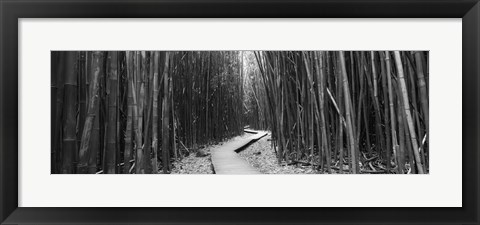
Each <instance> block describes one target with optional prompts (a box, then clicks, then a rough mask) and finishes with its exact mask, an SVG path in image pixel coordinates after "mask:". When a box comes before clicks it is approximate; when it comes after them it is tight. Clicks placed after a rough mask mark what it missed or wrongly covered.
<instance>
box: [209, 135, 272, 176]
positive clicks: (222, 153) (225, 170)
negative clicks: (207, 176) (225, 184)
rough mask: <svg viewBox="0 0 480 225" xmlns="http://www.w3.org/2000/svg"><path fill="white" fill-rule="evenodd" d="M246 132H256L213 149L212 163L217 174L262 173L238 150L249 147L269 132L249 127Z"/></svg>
mask: <svg viewBox="0 0 480 225" xmlns="http://www.w3.org/2000/svg"><path fill="white" fill-rule="evenodd" d="M245 132H247V133H256V134H255V135H253V136H249V137H246V138H242V139H237V140H235V141H231V142H227V143H225V144H223V145H221V146H218V147H216V148H214V149H212V150H211V157H212V164H213V168H214V170H215V173H216V174H260V172H258V171H257V170H256V169H255V168H253V167H252V166H250V165H249V164H248V163H247V162H246V161H245V160H244V159H242V158H241V157H240V156H238V154H237V153H236V151H239V150H241V149H243V148H245V147H247V146H248V145H250V144H251V143H253V142H255V141H257V140H259V139H260V138H262V137H265V136H266V135H267V133H266V132H263V131H254V130H247V129H245Z"/></svg>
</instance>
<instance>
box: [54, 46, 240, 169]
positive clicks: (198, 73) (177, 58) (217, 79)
mask: <svg viewBox="0 0 480 225" xmlns="http://www.w3.org/2000/svg"><path fill="white" fill-rule="evenodd" d="M51 62H52V64H51V68H52V73H51V74H52V78H51V83H52V88H51V98H52V99H51V103H52V105H51V112H52V113H51V121H52V122H51V127H52V129H51V130H52V134H51V137H52V138H51V146H52V151H51V153H52V155H51V170H52V173H109V174H111V173H137V174H138V173H170V171H171V162H172V161H173V160H179V159H181V158H182V157H183V156H185V155H187V154H189V152H190V151H192V149H195V148H197V146H198V145H200V144H202V145H205V144H209V143H212V142H218V141H222V140H224V139H226V138H229V137H233V136H236V135H240V134H241V133H242V132H243V126H244V125H243V123H242V118H243V114H242V112H243V111H242V102H243V94H242V93H243V90H242V89H243V78H242V70H241V55H240V54H239V53H238V52H158V51H156V52H149V51H126V52H125V51H123V52H99V51H97V52H70V51H68V52H52V54H51Z"/></svg>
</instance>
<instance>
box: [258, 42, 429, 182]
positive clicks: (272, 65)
mask: <svg viewBox="0 0 480 225" xmlns="http://www.w3.org/2000/svg"><path fill="white" fill-rule="evenodd" d="M253 55H254V56H252V57H255V60H256V62H257V65H258V70H256V71H251V72H252V73H256V74H255V76H256V77H257V78H255V79H256V80H257V81H259V82H261V85H263V87H262V88H263V89H262V88H254V89H253V90H254V92H255V91H260V92H259V93H256V95H255V98H259V97H260V98H263V99H261V100H258V101H257V100H256V101H257V104H256V106H257V108H259V110H260V111H262V112H261V114H262V115H266V116H265V118H262V121H260V120H257V121H255V122H253V123H254V124H256V125H257V126H259V127H261V128H268V129H270V130H271V131H272V135H273V139H274V142H273V143H272V144H273V147H274V149H275V151H276V153H277V156H278V161H279V163H282V162H286V163H288V164H298V163H302V164H307V165H312V166H315V167H316V168H318V169H319V170H320V171H323V172H326V173H331V172H332V170H335V171H336V172H337V173H399V174H403V173H419V174H422V173H428V168H429V167H428V165H429V161H428V159H429V157H428V156H429V151H428V125H429V124H428V123H429V120H428V116H429V114H428V52H420V51H415V52H398V51H395V52H392V51H370V52H342V51H339V52H319V51H316V52H285V51H283V52H254V53H253ZM252 76H254V75H252ZM257 86H258V85H257ZM257 113H258V112H257ZM250 118H251V119H252V118H253V120H255V118H261V117H258V116H252V117H250ZM264 120H266V121H268V122H266V123H265V122H263V121H264Z"/></svg>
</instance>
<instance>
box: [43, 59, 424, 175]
mask: <svg viewBox="0 0 480 225" xmlns="http://www.w3.org/2000/svg"><path fill="white" fill-rule="evenodd" d="M428 57H429V54H428V52H422V51H401V52H399V51H355V52H351V51H335V52H333V51H183V52H182V51H175V52H174V51H116V52H115V51H108V52H101V51H79V52H73V51H55V52H52V54H51V62H52V63H51V69H52V74H51V75H52V77H51V87H52V88H51V103H52V104H51V146H52V147H51V148H52V151H51V171H52V173H80V174H84V173H92V174H93V173H97V174H99V173H104V174H112V173H124V174H130V173H136V174H141V173H170V172H171V170H172V162H173V161H175V160H181V159H182V158H183V157H185V156H187V155H189V154H190V153H192V152H193V151H196V150H197V149H199V148H201V147H203V146H208V145H211V144H216V143H219V142H222V141H224V140H226V139H228V138H232V137H235V136H238V135H242V134H243V129H244V127H245V126H250V128H252V129H257V130H268V131H270V132H271V134H272V138H271V141H272V142H271V144H272V149H268V151H274V152H275V153H276V156H277V160H278V163H279V164H281V165H298V164H301V165H309V166H312V167H314V168H315V169H316V170H317V171H318V172H319V173H397V174H404V173H419V174H422V173H429V148H428V147H429V146H428V127H429V120H428V116H429V112H428V109H429V107H428V104H429V103H428V99H429V98H428V77H429V76H428V75H429V74H428V71H429V70H428V62H429V58H428Z"/></svg>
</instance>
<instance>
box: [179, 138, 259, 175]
mask: <svg viewBox="0 0 480 225" xmlns="http://www.w3.org/2000/svg"><path fill="white" fill-rule="evenodd" d="M250 136H252V134H249V133H244V134H243V135H239V136H235V137H233V138H230V139H227V140H225V141H223V142H220V143H218V144H215V145H208V146H205V147H204V148H200V149H201V151H203V153H205V154H206V156H204V157H197V154H196V153H197V151H198V150H200V149H196V150H195V149H192V150H190V151H191V152H190V155H188V156H187V157H185V158H183V159H182V160H180V161H176V162H174V163H173V169H172V172H171V173H172V174H213V167H212V159H211V154H210V150H212V149H214V148H217V147H219V146H222V145H224V144H225V143H227V142H233V141H237V140H240V139H244V138H247V137H250Z"/></svg>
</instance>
